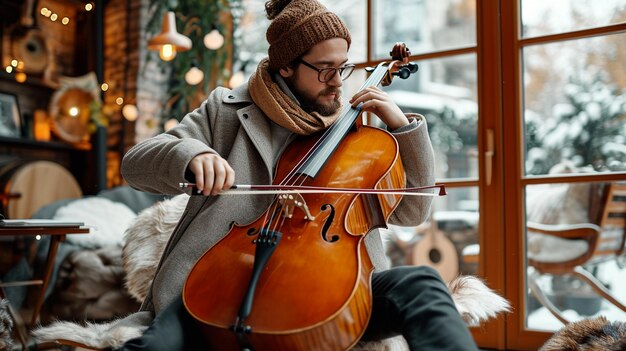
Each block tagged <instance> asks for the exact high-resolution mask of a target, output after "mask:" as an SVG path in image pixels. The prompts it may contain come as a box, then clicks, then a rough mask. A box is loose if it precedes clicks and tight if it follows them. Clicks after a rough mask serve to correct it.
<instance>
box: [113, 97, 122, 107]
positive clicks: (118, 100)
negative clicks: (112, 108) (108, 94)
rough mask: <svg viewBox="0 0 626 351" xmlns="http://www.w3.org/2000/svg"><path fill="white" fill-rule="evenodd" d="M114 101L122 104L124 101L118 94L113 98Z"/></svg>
mask: <svg viewBox="0 0 626 351" xmlns="http://www.w3.org/2000/svg"><path fill="white" fill-rule="evenodd" d="M115 103H116V104H118V105H120V106H122V104H123V103H124V99H123V98H122V97H121V96H120V97H118V98H117V99H115Z"/></svg>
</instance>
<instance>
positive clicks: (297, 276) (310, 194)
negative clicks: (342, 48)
mask: <svg viewBox="0 0 626 351" xmlns="http://www.w3.org/2000/svg"><path fill="white" fill-rule="evenodd" d="M391 54H392V61H390V62H383V63H380V64H378V65H377V66H376V68H374V69H370V75H369V77H368V79H367V80H366V82H365V83H364V85H363V86H362V89H364V88H366V87H369V86H372V85H379V84H382V85H388V84H390V83H391V80H392V79H393V77H394V76H399V77H401V78H405V79H406V78H408V77H409V76H410V74H411V73H414V72H416V71H417V65H416V64H414V63H411V62H409V61H408V57H409V56H410V52H409V50H408V49H407V48H406V46H405V45H404V44H400V43H398V44H396V45H395V46H394V48H393V50H392V52H391ZM359 116H360V111H359V110H358V109H355V108H353V107H352V106H349V105H348V106H346V107H344V109H343V110H342V113H341V116H340V117H339V118H338V119H337V121H336V122H335V123H334V124H333V125H332V126H331V127H330V128H328V129H327V130H326V131H325V132H323V133H317V134H313V135H311V136H307V137H302V138H299V139H296V140H295V141H294V142H292V143H291V145H290V147H289V148H287V149H286V151H285V152H284V153H283V155H281V157H280V159H279V161H278V163H277V166H276V174H275V179H274V182H273V184H274V188H275V190H277V195H276V196H275V198H274V201H273V202H272V204H271V205H270V206H269V208H268V209H267V210H266V211H265V212H264V213H263V214H262V215H261V216H259V217H258V218H257V219H256V220H254V221H253V222H251V223H249V224H246V225H239V224H234V223H233V224H232V225H231V229H230V231H229V232H228V233H227V234H226V236H224V238H223V239H221V240H220V241H219V242H218V243H216V244H215V245H214V246H213V247H211V248H210V249H208V250H207V251H206V252H205V253H204V254H203V255H202V256H201V257H200V258H199V259H198V261H197V262H196V263H195V265H194V266H193V267H192V269H191V271H190V272H189V275H188V277H187V279H186V281H185V284H184V287H183V293H182V298H183V303H184V305H185V307H186V309H187V310H188V312H189V313H190V314H191V315H192V316H193V317H194V318H195V319H196V320H197V321H199V322H200V323H199V325H200V328H201V330H202V332H203V334H204V336H205V338H206V340H207V344H208V346H209V347H210V349H212V350H220V351H231V350H232V351H234V350H255V351H280V350H289V351H294V350H295V351H298V350H324V351H329V350H347V349H349V348H350V347H352V346H353V345H354V344H356V342H357V341H358V340H359V338H360V337H361V336H362V334H363V333H364V331H365V327H366V326H367V323H368V321H369V318H370V314H371V307H372V296H371V295H372V293H371V275H372V272H373V269H374V268H373V264H372V262H371V260H370V258H369V255H368V253H367V250H366V247H365V243H364V239H365V235H366V234H367V233H368V232H369V231H370V230H372V229H374V228H378V227H385V226H386V222H387V220H388V219H389V216H390V215H391V213H392V212H393V210H394V209H395V208H396V207H397V206H398V204H399V202H400V200H401V199H402V196H403V194H402V192H400V191H397V190H398V189H401V188H403V187H404V186H405V183H406V179H405V173H404V168H403V166H402V161H401V160H400V157H399V153H398V144H397V141H396V140H395V138H394V137H393V136H392V135H391V134H390V133H388V132H386V131H383V130H381V129H378V128H374V127H370V126H365V125H362V124H359V123H356V122H357V120H358V117H359ZM181 186H182V185H181ZM310 189H327V190H325V191H324V190H322V191H306V190H310ZM333 189H334V190H335V191H333ZM337 189H363V191H362V192H356V193H355V192H351V191H337ZM387 189H390V191H388V192H386V191H385V190H387ZM440 189H442V188H440ZM218 277H219V279H218Z"/></svg>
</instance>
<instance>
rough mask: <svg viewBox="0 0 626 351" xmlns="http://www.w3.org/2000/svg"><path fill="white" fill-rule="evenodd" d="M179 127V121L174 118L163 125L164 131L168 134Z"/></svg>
mask: <svg viewBox="0 0 626 351" xmlns="http://www.w3.org/2000/svg"><path fill="white" fill-rule="evenodd" d="M177 125H178V120H177V119H176V118H172V119H169V120H168V121H167V122H165V124H164V125H163V129H165V131H166V132H167V131H168V130H170V129H172V128H174V127H176V126H177Z"/></svg>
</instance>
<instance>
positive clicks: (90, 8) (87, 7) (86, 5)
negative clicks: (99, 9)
mask: <svg viewBox="0 0 626 351" xmlns="http://www.w3.org/2000/svg"><path fill="white" fill-rule="evenodd" d="M92 9H93V4H91V3H88V4H85V10H86V11H91V10H92Z"/></svg>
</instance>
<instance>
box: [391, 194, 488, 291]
mask: <svg viewBox="0 0 626 351" xmlns="http://www.w3.org/2000/svg"><path fill="white" fill-rule="evenodd" d="M447 190H448V195H447V196H445V197H443V198H435V199H434V202H433V213H432V216H431V220H430V221H427V222H425V223H423V224H421V225H420V226H418V227H398V226H393V225H390V226H389V229H388V230H385V231H384V232H383V235H384V239H385V240H384V243H385V245H386V249H387V255H388V257H389V259H390V261H391V264H392V266H400V265H429V266H432V267H434V268H435V269H437V270H438V271H439V272H440V273H441V275H442V276H443V277H444V279H447V280H451V279H452V278H454V277H456V276H457V275H458V274H477V272H478V256H477V253H478V217H479V214H478V188H475V187H471V188H448V189H447ZM432 220H434V221H435V223H436V225H433V224H432Z"/></svg>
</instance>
